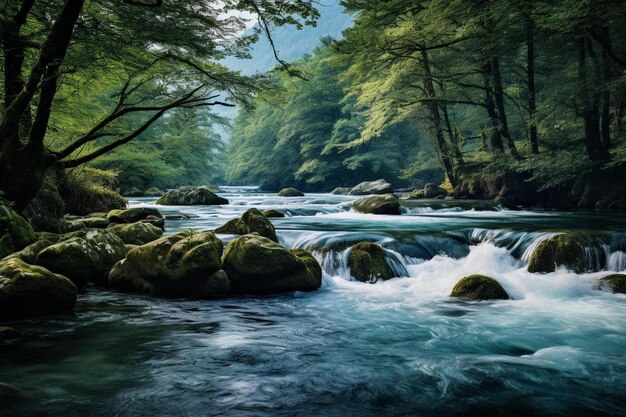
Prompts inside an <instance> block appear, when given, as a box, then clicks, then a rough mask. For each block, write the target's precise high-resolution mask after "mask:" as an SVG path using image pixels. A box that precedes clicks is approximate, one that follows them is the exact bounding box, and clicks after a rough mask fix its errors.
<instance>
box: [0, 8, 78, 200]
mask: <svg viewBox="0 0 626 417" xmlns="http://www.w3.org/2000/svg"><path fill="white" fill-rule="evenodd" d="M26 3H27V2H26ZM83 4H84V0H67V1H66V2H65V4H64V6H63V9H62V10H61V13H60V14H59V16H58V18H57V19H56V21H55V23H54V25H53V26H52V29H51V30H50V33H49V34H48V37H47V38H46V40H45V42H44V44H43V46H42V47H41V51H40V53H39V58H38V59H37V62H36V63H35V65H34V66H33V69H32V70H31V72H30V75H29V77H28V80H27V81H26V82H22V88H21V89H20V91H19V92H18V93H17V95H16V96H15V97H14V98H13V99H12V100H11V102H10V103H7V106H6V108H5V112H4V118H3V119H2V123H0V137H1V138H2V139H3V143H2V148H1V150H0V190H2V191H4V193H5V197H6V198H7V199H8V200H10V201H14V202H15V204H16V206H17V208H18V209H22V208H24V207H26V206H27V205H28V203H29V202H30V200H32V199H33V198H34V197H35V196H36V195H37V193H38V192H39V189H40V188H41V184H42V182H43V176H44V173H45V171H46V170H47V169H48V168H49V167H50V166H51V165H53V164H54V162H55V161H56V157H55V156H54V155H52V154H51V153H49V152H48V151H47V150H46V149H45V147H44V144H43V139H44V136H45V133H46V129H47V125H48V118H49V116H50V110H51V106H52V100H53V98H54V95H55V94H56V81H57V77H58V75H59V73H58V71H59V67H60V65H61V63H62V62H63V59H64V58H65V54H66V52H67V48H68V47H69V44H70V41H71V39H72V33H73V31H74V26H75V25H76V21H77V20H78V16H79V15H80V12H81V10H82V7H83ZM20 73H21V69H20ZM37 91H39V104H38V108H37V116H36V118H35V121H34V123H33V126H32V128H31V129H30V133H29V137H28V141H27V142H26V143H23V141H22V138H21V137H20V122H21V120H23V118H24V117H25V116H24V115H25V114H26V113H27V112H29V111H30V105H31V101H32V100H33V97H34V96H35V94H36V93H37Z"/></svg>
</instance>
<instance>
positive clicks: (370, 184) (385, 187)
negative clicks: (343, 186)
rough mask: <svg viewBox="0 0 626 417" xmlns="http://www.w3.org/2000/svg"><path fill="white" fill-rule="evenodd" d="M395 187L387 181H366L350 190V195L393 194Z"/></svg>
mask: <svg viewBox="0 0 626 417" xmlns="http://www.w3.org/2000/svg"><path fill="white" fill-rule="evenodd" d="M391 193H393V186H392V185H391V184H389V183H388V182H387V181H385V180H382V179H381V180H376V181H366V182H362V183H360V184H358V185H357V186H355V187H353V188H352V190H350V195H368V194H391Z"/></svg>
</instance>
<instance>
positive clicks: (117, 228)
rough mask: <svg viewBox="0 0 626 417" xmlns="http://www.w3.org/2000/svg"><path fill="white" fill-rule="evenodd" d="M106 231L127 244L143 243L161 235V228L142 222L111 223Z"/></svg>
mask: <svg viewBox="0 0 626 417" xmlns="http://www.w3.org/2000/svg"><path fill="white" fill-rule="evenodd" d="M107 231H108V232H111V233H113V234H114V235H115V236H117V237H119V238H120V239H122V242H124V243H125V244H127V245H145V244H146V243H149V242H152V241H153V240H157V239H158V238H160V237H161V235H163V229H161V228H160V227H156V226H154V225H152V224H150V223H144V222H137V223H130V224H112V225H111V226H109V227H108V228H107Z"/></svg>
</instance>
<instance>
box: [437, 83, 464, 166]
mask: <svg viewBox="0 0 626 417" xmlns="http://www.w3.org/2000/svg"><path fill="white" fill-rule="evenodd" d="M440 87H441V91H442V92H443V93H444V95H445V92H446V87H445V82H442V83H441V84H440ZM441 112H442V113H443V121H444V123H445V124H446V131H447V132H448V137H449V138H450V147H451V148H452V154H453V155H454V161H455V163H456V165H457V166H461V165H463V164H464V161H463V154H462V153H461V148H459V136H458V133H457V131H456V129H454V128H453V127H452V122H451V121H450V114H449V113H448V106H447V105H446V103H445V102H443V103H441Z"/></svg>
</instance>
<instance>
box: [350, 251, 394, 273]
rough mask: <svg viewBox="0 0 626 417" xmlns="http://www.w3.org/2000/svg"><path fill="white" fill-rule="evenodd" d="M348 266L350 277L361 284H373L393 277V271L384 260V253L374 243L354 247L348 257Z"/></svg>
mask: <svg viewBox="0 0 626 417" xmlns="http://www.w3.org/2000/svg"><path fill="white" fill-rule="evenodd" d="M348 266H349V267H350V273H351V274H352V276H353V277H354V278H355V279H357V280H358V281H361V282H368V283H374V282H376V281H378V280H379V279H382V280H387V279H389V278H392V277H393V271H392V270H391V268H390V267H389V264H387V261H386V260H385V251H384V250H383V248H382V247H381V246H380V245H377V244H376V243H370V242H361V243H357V244H356V245H354V246H353V247H352V250H350V255H349V256H348Z"/></svg>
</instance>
